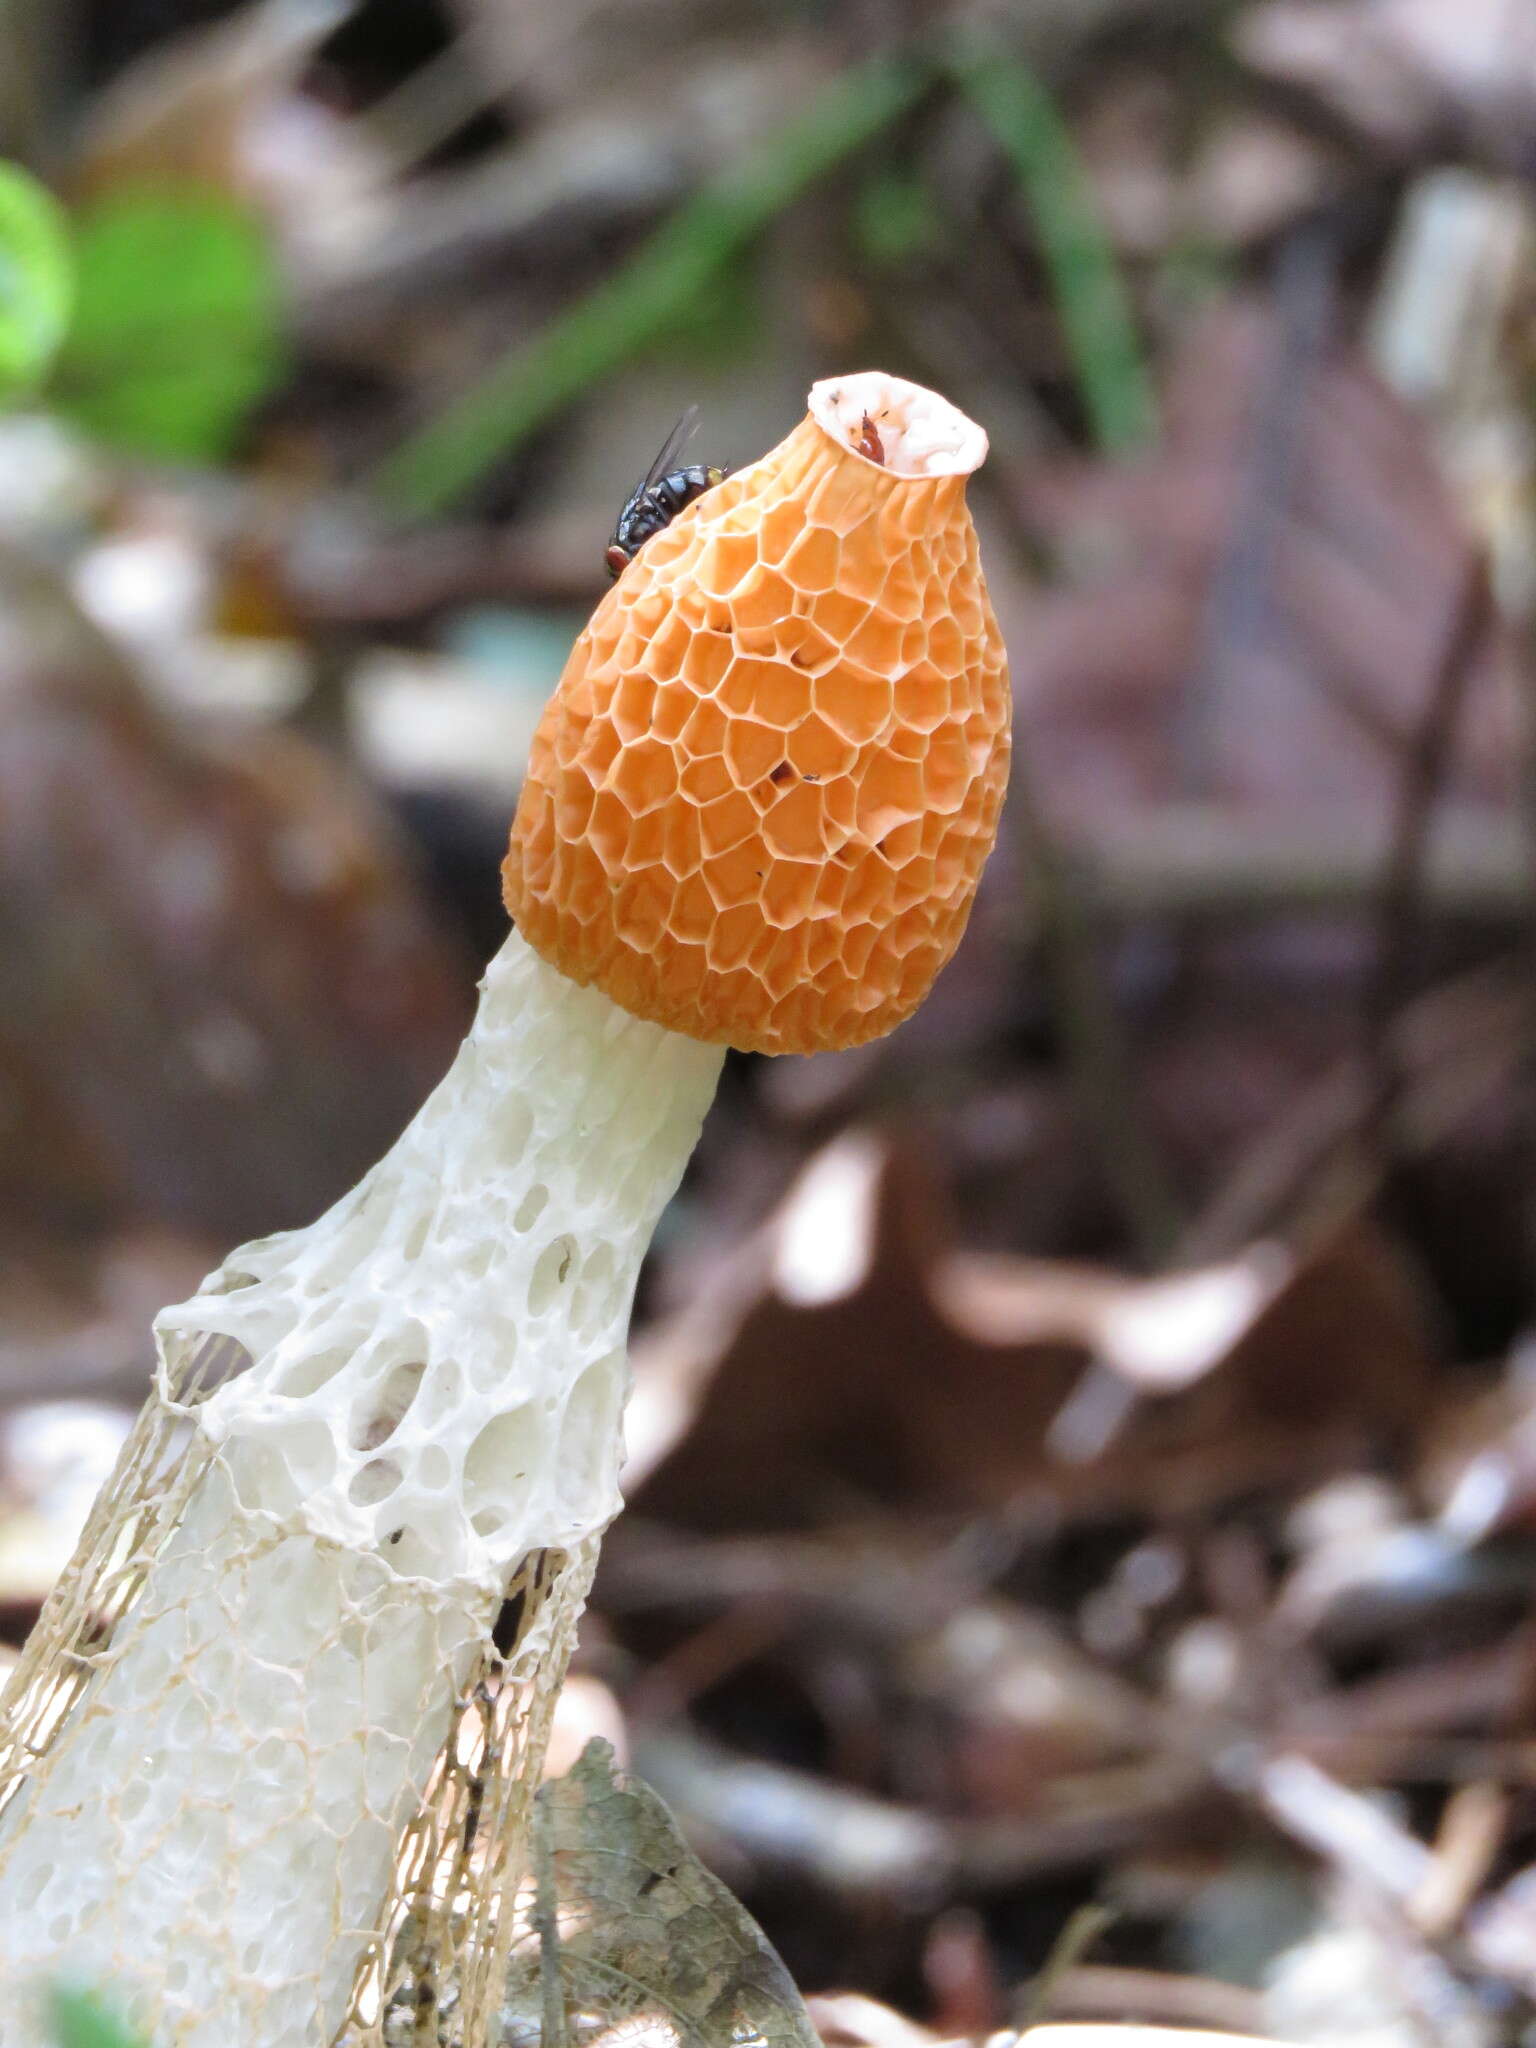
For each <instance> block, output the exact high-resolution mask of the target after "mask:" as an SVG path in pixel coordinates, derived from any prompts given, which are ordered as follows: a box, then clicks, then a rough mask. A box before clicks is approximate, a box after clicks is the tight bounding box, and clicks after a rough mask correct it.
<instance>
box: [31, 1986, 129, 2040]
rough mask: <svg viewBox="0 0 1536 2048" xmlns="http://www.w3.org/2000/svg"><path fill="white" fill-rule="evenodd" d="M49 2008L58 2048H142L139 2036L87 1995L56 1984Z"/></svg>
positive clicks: (85, 1992) (96, 2000)
mask: <svg viewBox="0 0 1536 2048" xmlns="http://www.w3.org/2000/svg"><path fill="white" fill-rule="evenodd" d="M49 2004H50V2006H51V2008H52V2018H53V2031H54V2034H55V2035H56V2036H57V2038H58V2043H59V2048H143V2044H142V2043H141V2041H140V2039H139V2037H138V2035H137V2034H135V2033H131V2032H130V2031H129V2029H128V2028H127V2027H125V2026H124V2025H123V2023H122V2021H121V2020H119V2019H117V2018H116V2017H114V2015H113V2014H112V2013H111V2012H110V2011H109V2010H108V2009H107V2007H106V2006H104V2005H103V2004H101V2002H100V2001H99V2000H98V1999H96V1998H94V1997H93V1996H92V1995H91V1993H90V1992H88V1991H76V1990H72V1989H70V1988H69V1987H68V1986H66V1985H62V1984H56V1985H55V1986H54V1988H53V1990H52V1992H51V1993H50V1994H49Z"/></svg>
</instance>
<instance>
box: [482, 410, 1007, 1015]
mask: <svg viewBox="0 0 1536 2048" xmlns="http://www.w3.org/2000/svg"><path fill="white" fill-rule="evenodd" d="M1008 722H1009V692H1008V681H1007V667H1006V662H1005V658H1004V654H1003V647H1002V642H1001V640H1000V639H999V637H998V632H997V625H996V622H995V620H994V619H993V616H992V610H991V606H990V605H989V604H988V602H987V593H986V586H985V584H984V582H983V580H982V574H981V564H980V561H979V559H978V557H977V550H976V536H975V532H974V529H973V528H972V525H971V521H970V515H969V514H968V512H967V511H966V507H965V478H964V477H963V476H937V477H935V476H916V477H914V476H900V475H896V474H893V473H891V472H890V471H888V470H886V469H884V468H881V467H878V466H877V465H876V464H874V463H873V462H871V461H868V460H866V459H865V458H864V457H862V456H860V455H858V454H856V453H854V452H853V451H852V450H851V449H848V448H844V447H842V446H841V445H840V444H839V443H838V442H837V441H836V440H834V439H833V438H832V437H831V436H830V435H829V433H828V432H827V431H825V430H824V429H823V428H822V427H821V426H819V425H817V424H816V422H815V421H813V420H811V419H806V420H805V421H803V422H802V423H801V425H800V426H798V427H797V428H796V429H795V431H794V432H793V433H792V434H791V435H790V436H789V438H788V439H787V440H786V441H784V442H783V443H782V444H781V445H780V446H779V447H778V448H776V449H775V450H774V451H773V453H772V454H771V455H768V456H766V457H764V459H763V460H762V461H761V462H758V463H755V464H753V466H752V467H751V468H750V469H746V470H742V471H740V472H738V473H737V474H736V475H735V476H732V477H728V478H727V479H726V481H725V482H724V483H722V484H719V485H717V486H716V488H715V489H714V490H712V491H710V492H709V493H708V494H707V495H706V496H704V497H702V498H700V499H698V500H697V501H696V502H695V503H694V504H693V505H691V506H690V507H689V508H688V509H687V510H686V511H685V512H683V513H682V514H680V515H679V517H678V518H677V519H675V520H674V521H673V522H672V524H671V525H670V526H669V527H667V528H666V529H665V530H664V531H663V532H661V533H659V534H657V535H656V536H655V537H654V538H653V539H652V540H650V541H648V542H647V543H646V545H645V546H644V547H643V548H642V549H641V550H640V552H639V554H638V555H637V556H636V557H635V559H634V560H633V561H632V562H631V563H630V565H629V567H628V568H627V569H626V570H625V571H624V573H623V575H622V576H621V577H620V579H619V581H618V582H617V583H616V584H615V585H614V587H613V589H612V590H611V591H609V593H608V594H607V596H606V597H605V598H604V599H603V601H602V602H601V604H599V606H598V608H597V610H596V612H595V613H594V615H593V617H592V621H591V623H590V625H589V626H588V627H587V629H586V631H585V632H584V633H583V634H582V635H581V638H580V639H579V640H578V641H577V643H576V646H575V648H574V649H573V651H572V654H571V658H570V661H569V662H568V663H567V665H566V670H565V674H564V677H563V678H562V680H561V683H560V687H559V690H558V691H557V692H556V694H555V696H554V697H553V698H552V699H551V700H550V703H549V706H548V708H547V709H546V711H545V713H544V717H543V720H542V722H541V724H540V726H539V730H538V734H537V737H536V738H535V741H534V745H533V751H532V757H531V759H530V762H529V767H528V775H527V780H526V782H525V784H524V788H523V793H522V799H521V801H520V803H519V805H518V810H517V816H516V818H515V820H514V821H513V826H512V843H511V848H510V851H509V852H508V855H507V860H506V865H505V868H504V869H503V881H504V885H505V895H506V902H507V908H508V909H509V910H510V912H511V913H512V916H513V917H514V918H515V919H516V921H517V924H518V926H519V928H520V929H521V931H522V933H523V935H524V937H525V938H526V939H527V940H528V941H529V943H530V944H531V945H533V946H534V947H535V948H536V949H537V950H538V951H539V952H540V953H541V954H543V955H544V957H545V958H546V959H548V960H550V961H552V962H553V963H554V964H555V965H556V966H557V967H559V968H560V969H561V970H562V971H563V972H564V973H565V974H567V975H569V976H570V977H571V978H572V979H573V980H575V981H578V982H582V983H589V982H595V983H596V984H597V985H598V986H599V987H600V988H601V989H603V990H604V992H605V993H606V994H607V995H608V996H610V997H611V998H612V1000H613V1001H614V1002H616V1003H619V1004H622V1005H623V1007H624V1008H625V1009H627V1010H631V1011H634V1012H635V1013H636V1014H637V1015H639V1016H642V1017H648V1018H651V1019H652V1020H653V1021H655V1022H656V1023H659V1024H663V1025H666V1026H668V1027H669V1028H670V1029H672V1030H675V1031H681V1032H685V1033H687V1034H688V1035H689V1036H690V1037H694V1038H702V1039H708V1040H711V1041H715V1042H723V1043H726V1044H729V1045H735V1046H739V1047H741V1048H743V1049H744V1050H750V1051H757V1052H773V1053H779V1052H816V1051H820V1050H824V1049H826V1048H828V1047H834V1046H848V1045H858V1044H861V1043H862V1042H863V1041H864V1040H865V1039H869V1038H876V1037H878V1036H879V1035H880V1034H881V1033H882V1032H885V1031H889V1030H890V1029H891V1028H892V1026H893V1025H896V1024H899V1023H900V1022H901V1020H902V1019H903V1018H904V1017H906V1016H907V1015H908V1014H909V1013H910V1012H911V1011H912V1010H913V1009H915V1008H916V1006H917V1005H918V1003H919V1002H921V1001H922V998H923V996H924V995H925V994H926V993H927V990H928V988H929V985H930V984H931V982H932V981H933V978H934V976H935V975H936V974H937V973H938V971H939V969H940V968H941V967H942V966H943V965H944V963H945V961H946V960H948V958H949V956H950V954H951V953H952V952H953V951H954V949H955V946H956V945H957V943H958V941H959V938H960V934H961V932H962V931H963V930H964V927H965V921H966V918H967V916H968V915H969V912H970V907H971V901H972V898H973V896H974V894H975V890H976V883H977V880H978V878H979V876H980V874H981V869H982V864H983V862H984V861H985V859H986V856H987V853H988V851H989V850H990V848H991V845H992V840H993V836H994V833H995V831H996V827H997V816H998V811H999V809H1000V807H1001V804H1002V799H1003V787H1004V783H1005V781H1006V779H1007V772H1008Z"/></svg>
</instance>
